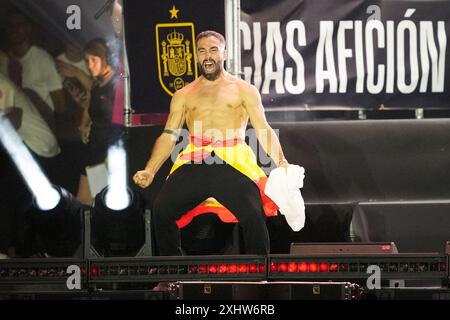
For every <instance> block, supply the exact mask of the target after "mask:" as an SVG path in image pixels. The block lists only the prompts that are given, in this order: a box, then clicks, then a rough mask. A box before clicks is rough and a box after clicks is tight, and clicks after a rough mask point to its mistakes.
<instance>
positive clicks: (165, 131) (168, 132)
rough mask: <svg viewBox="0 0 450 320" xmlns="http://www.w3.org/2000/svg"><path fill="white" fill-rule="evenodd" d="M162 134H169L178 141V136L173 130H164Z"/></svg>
mask: <svg viewBox="0 0 450 320" xmlns="http://www.w3.org/2000/svg"><path fill="white" fill-rule="evenodd" d="M163 133H167V134H171V135H173V136H174V137H175V139H176V140H178V134H177V132H176V131H175V130H171V129H164V131H163Z"/></svg>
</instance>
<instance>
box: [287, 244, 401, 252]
mask: <svg viewBox="0 0 450 320" xmlns="http://www.w3.org/2000/svg"><path fill="white" fill-rule="evenodd" d="M394 253H398V250H397V246H396V245H395V243H394V242H370V243H368V242H332V243H331V242H328V243H295V242H294V243H291V249H290V254H301V255H323V254H332V255H339V254H341V255H348V254H394Z"/></svg>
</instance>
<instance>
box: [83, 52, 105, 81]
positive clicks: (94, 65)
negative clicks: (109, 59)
mask: <svg viewBox="0 0 450 320" xmlns="http://www.w3.org/2000/svg"><path fill="white" fill-rule="evenodd" d="M86 65H87V67H88V69H89V72H90V73H91V75H92V76H93V77H94V78H96V77H98V76H100V75H101V74H102V71H103V63H102V58H100V57H97V56H94V55H92V54H89V53H87V54H86Z"/></svg>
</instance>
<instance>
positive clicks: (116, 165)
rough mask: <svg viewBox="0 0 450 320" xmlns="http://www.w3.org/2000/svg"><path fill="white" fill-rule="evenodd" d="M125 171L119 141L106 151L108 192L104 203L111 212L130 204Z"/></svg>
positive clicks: (123, 153)
mask: <svg viewBox="0 0 450 320" xmlns="http://www.w3.org/2000/svg"><path fill="white" fill-rule="evenodd" d="M126 169H127V159H126V152H125V149H124V148H123V143H122V141H119V142H118V143H117V144H116V145H114V146H111V147H110V148H109V149H108V191H107V193H106V196H105V203H106V206H107V207H108V208H110V209H112V210H123V209H125V208H127V207H128V206H129V204H130V195H129V193H128V192H127V170H126Z"/></svg>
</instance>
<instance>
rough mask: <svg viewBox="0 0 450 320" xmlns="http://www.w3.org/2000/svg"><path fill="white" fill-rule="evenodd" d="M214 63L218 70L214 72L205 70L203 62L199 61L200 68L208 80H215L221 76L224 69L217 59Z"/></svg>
mask: <svg viewBox="0 0 450 320" xmlns="http://www.w3.org/2000/svg"><path fill="white" fill-rule="evenodd" d="M214 64H215V66H216V70H214V72H213V73H206V72H205V71H204V67H203V64H200V63H199V69H200V70H201V71H202V75H203V76H204V77H205V79H206V80H209V81H214V80H216V79H217V78H218V77H219V75H220V73H221V71H222V66H221V65H220V64H217V63H216V62H215V61H214Z"/></svg>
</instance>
